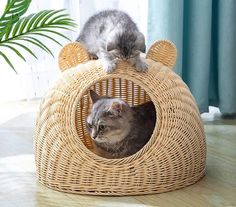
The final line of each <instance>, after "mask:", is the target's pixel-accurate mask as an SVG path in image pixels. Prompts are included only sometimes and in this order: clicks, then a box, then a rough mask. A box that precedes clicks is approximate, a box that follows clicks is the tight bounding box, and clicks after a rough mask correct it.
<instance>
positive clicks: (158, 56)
mask: <svg viewBox="0 0 236 207" xmlns="http://www.w3.org/2000/svg"><path fill="white" fill-rule="evenodd" d="M146 58H147V59H152V60H154V61H156V62H160V63H162V64H163V65H165V66H167V67H169V68H173V67H174V66H175V63H176V58H177V49H176V46H175V44H174V43H172V42H171V41H169V40H160V41H156V42H155V43H154V44H152V45H151V47H150V48H149V50H148V52H147V55H146Z"/></svg>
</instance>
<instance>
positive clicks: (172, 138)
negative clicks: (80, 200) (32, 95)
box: [35, 41, 206, 195]
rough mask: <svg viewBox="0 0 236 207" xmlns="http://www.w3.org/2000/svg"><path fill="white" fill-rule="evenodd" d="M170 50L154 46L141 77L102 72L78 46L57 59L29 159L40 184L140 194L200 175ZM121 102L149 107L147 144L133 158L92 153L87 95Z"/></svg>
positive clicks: (190, 117)
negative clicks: (152, 122)
mask: <svg viewBox="0 0 236 207" xmlns="http://www.w3.org/2000/svg"><path fill="white" fill-rule="evenodd" d="M175 60H176V48H175V46H174V45H173V44H172V43H171V42H169V41H159V42H156V43H155V44H153V45H152V46H151V48H150V49H149V51H148V53H147V56H146V61H147V63H148V65H149V69H148V72H145V73H139V72H136V70H135V69H134V67H132V66H130V65H129V64H128V63H126V62H120V63H118V65H117V68H116V70H115V71H114V72H113V73H111V74H106V73H105V72H104V70H103V69H102V65H101V62H100V60H89V55H88V54H87V52H86V51H85V50H84V49H83V47H82V46H81V45H80V44H79V43H70V44H68V45H66V46H65V47H64V48H63V49H62V51H61V53H60V56H59V66H60V68H61V70H62V71H63V72H62V74H61V77H60V78H59V80H58V81H57V82H56V83H55V85H54V87H52V88H51V89H50V90H49V91H48V92H47V93H46V95H45V97H44V98H43V100H42V103H41V105H40V112H39V115H38V118H37V124H36V136H35V159H36V169H37V176H38V179H39V181H40V183H42V184H44V185H45V186H47V187H49V188H52V189H55V190H58V191H63V192H70V193H78V194H90V195H139V194H150V193H161V192H166V191H170V190H174V189H179V188H182V187H185V186H188V185H191V184H193V183H195V182H197V181H198V180H199V179H200V178H201V177H203V176H204V174H205V161H206V144H205V136H204V129H203V125H202V122H201V118H200V114H199V111H198V108H197V106H196V103H195V101H194V98H193V96H192V95H191V93H190V91H189V89H188V87H187V86H186V85H185V83H184V82H183V81H182V80H181V78H180V77H179V76H178V75H176V74H175V73H174V72H173V71H172V70H171V69H170V68H172V67H173V66H174V64H175ZM89 89H93V90H96V92H97V93H99V94H100V95H110V96H114V97H122V98H123V99H124V100H126V101H127V102H128V103H129V104H130V105H136V104H140V103H143V102H146V101H148V100H152V101H153V103H154V104H155V108H156V112H157V122H156V126H155V129H154V131H153V134H152V137H151V138H150V140H149V142H148V143H147V144H146V145H145V146H144V147H143V148H142V149H141V150H140V151H138V152H137V153H136V154H134V155H132V156H130V157H126V158H122V159H106V158H103V157H100V156H98V155H96V154H94V153H93V152H92V148H93V146H92V144H91V139H90V137H89V135H88V133H87V131H86V127H85V119H86V116H87V114H88V113H89V110H90V106H91V103H90V100H89V97H88V90H89Z"/></svg>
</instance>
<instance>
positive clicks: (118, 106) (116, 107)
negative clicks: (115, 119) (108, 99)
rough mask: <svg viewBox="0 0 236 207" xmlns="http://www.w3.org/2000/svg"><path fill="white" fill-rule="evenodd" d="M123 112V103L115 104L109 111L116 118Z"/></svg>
mask: <svg viewBox="0 0 236 207" xmlns="http://www.w3.org/2000/svg"><path fill="white" fill-rule="evenodd" d="M122 110H123V106H122V103H119V102H113V103H112V104H111V106H110V108H109V109H108V111H109V112H110V114H111V115H114V116H120V115H121V112H122Z"/></svg>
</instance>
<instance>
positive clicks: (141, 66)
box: [135, 59, 148, 72]
mask: <svg viewBox="0 0 236 207" xmlns="http://www.w3.org/2000/svg"><path fill="white" fill-rule="evenodd" d="M135 68H136V70H137V71H138V72H145V71H147V70H148V64H147V63H146V62H145V61H144V60H141V59H140V60H138V61H136V63H135Z"/></svg>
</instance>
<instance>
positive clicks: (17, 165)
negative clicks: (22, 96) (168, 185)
mask: <svg viewBox="0 0 236 207" xmlns="http://www.w3.org/2000/svg"><path fill="white" fill-rule="evenodd" d="M17 106H18V107H19V108H20V109H21V110H20V112H21V113H19V109H18V110H16V109H15V108H14V107H16V105H11V106H9V105H7V106H1V110H0V113H1V115H0V116H1V119H0V123H1V124H0V207H54V206H55V207H67V206H68V207H74V206H76V207H77V206H79V207H83V206H86V207H89V206H94V207H96V206H98V207H115V206H117V207H127V206H131V207H145V206H146V207H151V206H163V207H165V206H168V207H170V206H180V207H185V206H197V207H199V206H203V207H207V206H222V207H232V206H236V119H229V118H230V117H228V119H223V118H221V117H220V116H219V115H217V114H216V116H212V115H211V116H209V115H205V116H204V121H205V131H206V136H207V145H208V156H207V173H206V176H205V177H204V178H203V179H202V180H200V181H199V182H198V183H196V184H194V185H192V186H189V187H186V188H183V189H181V190H177V191H173V192H168V193H163V194H156V195H147V196H127V197H101V196H80V195H72V194H66V193H61V192H57V191H53V190H50V189H48V188H46V187H44V186H42V185H40V184H39V183H38V182H37V180H36V177H35V166H34V155H33V148H32V146H33V131H34V123H35V114H36V113H35V112H36V109H37V103H34V104H30V105H27V104H24V103H21V105H20V106H19V105H17ZM11 107H13V108H11ZM28 109H30V110H28ZM7 110H10V112H11V118H10V120H7V119H9V117H8V116H7V114H8V111H7ZM14 110H15V111H17V113H15V116H14V113H13V112H14ZM4 117H5V121H4Z"/></svg>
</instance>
